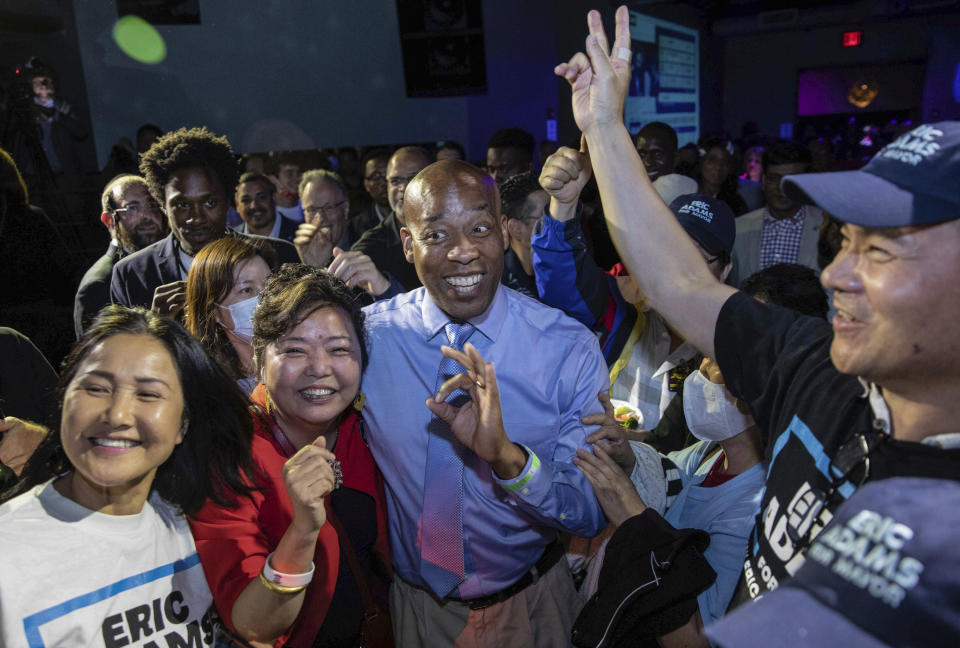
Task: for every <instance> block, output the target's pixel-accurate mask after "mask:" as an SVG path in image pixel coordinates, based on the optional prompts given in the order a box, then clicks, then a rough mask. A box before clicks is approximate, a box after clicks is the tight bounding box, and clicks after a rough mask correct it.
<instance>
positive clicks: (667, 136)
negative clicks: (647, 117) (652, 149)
mask: <svg viewBox="0 0 960 648" xmlns="http://www.w3.org/2000/svg"><path fill="white" fill-rule="evenodd" d="M640 137H643V138H647V137H657V138H659V139H661V140H663V143H664V144H666V145H667V146H668V147H670V149H671V150H672V151H674V152H676V151H677V146H679V140H678V139H677V131H675V130H674V129H673V126H671V125H670V124H668V123H666V122H662V121H652V122H650V123H649V124H646V125H645V126H644V127H643V128H641V129H640V132H638V133H637V138H640ZM635 139H636V138H635Z"/></svg>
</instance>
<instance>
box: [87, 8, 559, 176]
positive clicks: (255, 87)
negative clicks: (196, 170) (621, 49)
mask: <svg viewBox="0 0 960 648" xmlns="http://www.w3.org/2000/svg"><path fill="white" fill-rule="evenodd" d="M77 6H78V8H79V10H78V12H77V19H76V22H77V32H78V34H79V42H80V55H81V58H82V60H83V68H84V71H85V74H86V77H87V83H88V89H89V98H90V104H91V112H92V115H93V120H94V127H95V135H96V140H97V151H98V154H99V156H100V160H101V162H103V161H104V160H105V159H106V157H105V156H106V155H107V154H108V153H109V150H110V146H111V145H112V143H113V142H114V141H115V140H116V139H117V138H118V137H121V136H128V137H131V136H132V134H133V132H134V131H135V130H136V128H137V126H138V125H139V124H141V123H143V122H155V123H157V124H158V125H160V126H161V127H162V128H164V129H173V128H176V127H179V126H192V125H199V124H205V125H207V126H208V127H210V128H211V129H212V130H213V131H215V132H217V133H222V134H226V135H227V136H228V138H229V139H230V141H231V143H233V145H234V147H235V148H236V149H237V150H238V151H241V152H252V151H265V150H274V149H302V148H320V147H334V146H344V145H374V144H401V143H406V142H422V141H431V140H437V139H455V140H458V141H460V142H461V143H462V144H464V145H465V146H467V148H468V151H469V155H470V156H471V158H477V157H480V156H483V155H484V154H485V143H486V138H487V137H488V136H489V135H490V134H491V133H492V132H493V130H495V129H496V128H499V127H501V126H504V125H516V126H522V127H523V128H526V129H527V130H529V131H531V132H533V133H534V134H535V135H536V136H537V137H538V139H540V138H543V137H544V128H545V126H544V120H545V115H546V111H547V109H548V108H555V106H556V101H557V97H556V89H555V85H556V84H555V83H554V78H553V73H552V67H553V65H554V64H555V60H554V59H555V53H554V52H555V49H554V37H553V33H554V27H555V23H554V20H553V11H552V7H553V2H551V1H549V0H532V1H525V2H512V1H510V0H488V1H485V2H484V3H483V27H484V40H485V48H486V57H487V81H488V92H487V94H485V95H474V96H470V97H446V98H413V99H411V98H408V97H407V96H406V90H405V84H404V75H403V60H402V56H401V49H400V35H399V33H398V21H397V9H396V3H395V2H393V1H392V0H371V1H364V2H333V1H332V0H323V1H297V2H283V3H281V2H252V1H249V0H243V1H240V0H211V1H205V2H202V3H201V19H202V24H200V25H182V26H181V25H177V26H160V27H159V28H158V29H159V32H160V34H161V35H162V36H163V38H164V40H165V41H166V44H167V58H166V60H165V61H163V62H162V63H160V64H158V65H145V64H142V63H137V62H135V61H132V60H131V59H129V58H128V57H126V56H125V55H124V54H123V53H122V52H121V51H120V50H119V48H118V47H117V46H116V45H115V44H114V43H113V41H112V38H111V29H112V27H113V24H114V22H115V21H116V19H117V14H116V7H115V5H114V3H112V2H95V3H82V4H78V5H77Z"/></svg>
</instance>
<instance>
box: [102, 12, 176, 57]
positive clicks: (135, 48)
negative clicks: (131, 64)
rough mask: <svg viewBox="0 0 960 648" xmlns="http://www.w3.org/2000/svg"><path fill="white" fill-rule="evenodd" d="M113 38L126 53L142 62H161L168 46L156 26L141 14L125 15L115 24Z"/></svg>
mask: <svg viewBox="0 0 960 648" xmlns="http://www.w3.org/2000/svg"><path fill="white" fill-rule="evenodd" d="M113 40H114V41H116V43H117V47H119V48H120V49H121V50H122V51H123V53H124V54H126V55H127V56H129V57H130V58H132V59H133V60H135V61H140V62H141V63H151V64H155V63H160V62H161V61H162V60H163V59H164V58H166V56H167V46H166V44H165V43H164V42H163V37H162V36H161V35H160V32H158V31H157V30H156V28H155V27H154V26H153V25H151V24H150V23H148V22H147V21H146V20H144V19H143V18H141V17H140V16H133V15H130V16H124V17H123V18H121V19H120V20H118V21H117V22H116V24H114V26H113Z"/></svg>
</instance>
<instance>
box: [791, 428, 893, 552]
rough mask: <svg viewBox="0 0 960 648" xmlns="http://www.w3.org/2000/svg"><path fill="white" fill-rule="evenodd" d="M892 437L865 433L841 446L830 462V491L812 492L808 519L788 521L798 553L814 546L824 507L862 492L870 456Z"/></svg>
mask: <svg viewBox="0 0 960 648" xmlns="http://www.w3.org/2000/svg"><path fill="white" fill-rule="evenodd" d="M888 438H889V435H888V434H886V433H883V432H880V431H878V430H873V431H870V432H861V433H860V434H857V435H856V436H855V437H853V438H852V439H850V440H849V441H847V442H846V443H844V444H843V445H842V446H840V449H839V450H837V454H836V455H835V456H834V457H833V458H832V459H831V460H830V468H829V473H830V476H831V482H830V487H829V489H828V490H826V491H823V490H821V489H819V488H811V489H810V491H809V493H810V496H811V497H810V498H808V501H807V505H808V506H807V513H806V514H805V515H791V516H790V517H789V519H788V521H787V528H786V530H787V537H789V538H790V542H792V543H793V546H794V547H795V548H796V550H797V551H798V552H799V551H805V550H806V549H807V548H808V547H809V546H810V544H811V543H812V542H813V538H812V537H811V536H812V535H813V528H814V526H815V523H816V520H817V518H819V516H820V513H821V511H823V509H824V507H826V506H828V505H829V504H830V503H831V502H833V501H834V500H835V499H836V497H837V494H838V493H839V494H840V495H841V496H842V497H843V498H844V499H847V498H849V497H850V496H851V495H852V494H853V492H854V491H855V490H856V489H857V488H860V486H862V485H863V484H864V483H865V482H866V481H867V480H868V479H869V478H870V453H871V452H873V451H874V450H875V449H876V448H877V446H879V445H880V444H881V443H883V442H884V441H885V440H886V439H888Z"/></svg>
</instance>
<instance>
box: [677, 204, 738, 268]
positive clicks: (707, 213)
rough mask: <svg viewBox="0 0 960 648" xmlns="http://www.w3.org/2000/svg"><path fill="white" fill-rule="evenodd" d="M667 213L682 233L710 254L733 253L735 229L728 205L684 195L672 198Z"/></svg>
mask: <svg viewBox="0 0 960 648" xmlns="http://www.w3.org/2000/svg"><path fill="white" fill-rule="evenodd" d="M670 211H672V212H673V215H674V216H676V217H677V220H678V221H680V225H682V226H683V229H684V231H686V233H687V234H689V235H690V237H691V238H692V239H693V240H695V241H696V242H697V243H699V244H700V246H701V247H702V248H703V249H704V250H706V251H707V252H708V253H709V254H714V255H716V254H720V253H721V252H726V253H727V254H731V253H732V252H733V241H734V239H736V237H737V225H736V223H735V222H734V216H733V212H732V211H730V208H729V207H728V206H727V203H725V202H723V201H722V200H718V199H716V198H714V197H712V196H705V195H703V194H687V195H685V196H677V197H676V198H674V199H673V202H671V203H670Z"/></svg>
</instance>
